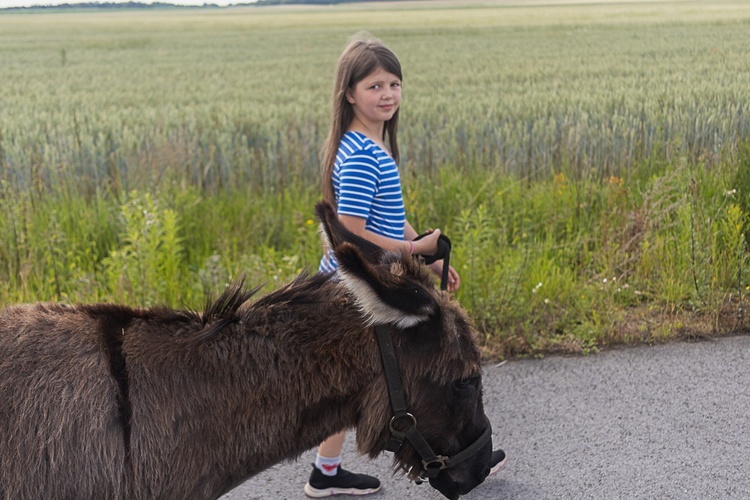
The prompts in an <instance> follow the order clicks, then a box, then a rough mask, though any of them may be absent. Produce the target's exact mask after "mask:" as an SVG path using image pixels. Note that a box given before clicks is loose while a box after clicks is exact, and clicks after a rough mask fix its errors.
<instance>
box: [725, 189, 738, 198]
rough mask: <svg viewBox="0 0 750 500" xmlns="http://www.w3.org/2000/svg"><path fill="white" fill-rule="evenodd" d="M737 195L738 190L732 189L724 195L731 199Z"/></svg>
mask: <svg viewBox="0 0 750 500" xmlns="http://www.w3.org/2000/svg"><path fill="white" fill-rule="evenodd" d="M735 194H737V190H736V189H730V190H729V191H727V192H726V193H724V195H725V196H726V197H727V198H729V197H731V196H734V195H735Z"/></svg>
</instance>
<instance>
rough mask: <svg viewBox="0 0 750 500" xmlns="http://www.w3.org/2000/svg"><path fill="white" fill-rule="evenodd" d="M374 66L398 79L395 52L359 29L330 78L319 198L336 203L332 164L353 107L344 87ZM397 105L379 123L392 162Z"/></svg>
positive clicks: (351, 86) (396, 157)
mask: <svg viewBox="0 0 750 500" xmlns="http://www.w3.org/2000/svg"><path fill="white" fill-rule="evenodd" d="M378 68H382V69H384V70H385V71H387V72H389V73H391V74H393V75H396V76H397V77H398V78H399V80H402V79H403V78H402V75H401V64H400V63H399V62H398V58H397V57H396V55H395V54H394V53H393V52H391V51H390V50H389V49H388V48H387V47H386V46H385V45H383V43H382V42H381V41H380V40H378V39H376V38H373V37H371V36H370V35H369V34H367V33H360V34H358V35H356V36H355V38H354V39H353V40H352V41H351V42H350V43H349V45H347V46H346V48H345V49H344V52H342V53H341V57H339V62H338V65H337V66H336V76H335V79H334V82H333V113H332V116H331V125H330V128H329V129H328V137H326V141H325V143H324V144H323V149H322V152H321V170H322V183H323V199H325V200H326V201H328V202H329V203H331V204H332V205H333V206H336V199H335V196H334V192H333V165H334V163H335V162H336V153H337V152H338V149H339V143H340V142H341V138H342V137H343V136H344V134H345V133H346V130H347V129H348V128H349V124H350V123H351V122H352V119H353V118H354V110H353V109H352V105H351V103H349V101H348V100H347V99H346V91H347V90H348V89H350V88H354V86H355V85H357V83H359V82H360V81H361V80H362V79H364V78H365V77H366V76H367V75H369V74H370V73H372V72H373V71H375V70H376V69H378ZM399 110H400V108H399V109H397V110H396V112H395V113H394V114H393V117H392V118H391V119H390V120H388V121H386V122H385V127H383V141H384V142H385V141H386V138H387V139H388V146H389V147H390V150H391V151H390V153H391V156H392V157H393V159H394V160H395V161H396V164H398V162H399V154H398V140H397V137H396V136H397V132H398V114H399Z"/></svg>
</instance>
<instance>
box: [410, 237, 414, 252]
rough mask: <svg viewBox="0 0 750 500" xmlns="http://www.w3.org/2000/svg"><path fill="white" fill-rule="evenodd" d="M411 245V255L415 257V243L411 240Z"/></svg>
mask: <svg viewBox="0 0 750 500" xmlns="http://www.w3.org/2000/svg"><path fill="white" fill-rule="evenodd" d="M409 245H411V250H409V255H414V242H413V241H411V240H409Z"/></svg>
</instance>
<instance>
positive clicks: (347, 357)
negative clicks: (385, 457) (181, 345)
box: [178, 297, 380, 493]
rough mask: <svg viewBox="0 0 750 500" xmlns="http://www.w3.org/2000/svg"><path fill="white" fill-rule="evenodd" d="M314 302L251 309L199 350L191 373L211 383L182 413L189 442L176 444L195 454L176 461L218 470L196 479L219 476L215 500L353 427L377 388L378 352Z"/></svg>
mask: <svg viewBox="0 0 750 500" xmlns="http://www.w3.org/2000/svg"><path fill="white" fill-rule="evenodd" d="M323 299H324V300H321V301H320V302H316V303H302V304H294V305H291V304H288V303H287V304H284V305H276V304H270V305H269V304H266V305H265V306H264V305H263V304H260V306H261V307H259V308H258V309H257V310H255V309H252V310H248V311H245V312H244V313H243V315H242V317H243V319H242V321H241V322H239V323H237V324H235V325H233V326H231V327H229V328H227V330H226V331H225V332H223V333H222V335H221V336H220V337H221V338H217V339H216V340H215V341H214V342H209V343H207V344H206V345H204V346H202V347H201V349H200V359H199V360H198V361H197V362H196V363H195V365H196V366H194V369H196V368H197V369H200V368H204V369H205V372H206V373H208V374H209V376H210V377H211V378H210V380H209V381H208V382H209V387H207V389H208V391H209V393H210V395H207V396H203V398H198V399H197V400H196V401H195V402H194V403H195V404H196V405H197V406H196V407H195V408H194V409H193V411H191V410H188V411H189V412H190V413H192V414H193V418H195V419H196V421H194V422H192V423H191V425H189V426H185V432H186V433H187V432H189V433H193V434H195V435H194V436H192V437H191V436H189V435H185V436H181V437H179V438H178V439H180V440H181V441H182V442H184V443H185V444H186V446H188V447H190V448H193V447H195V450H190V452H187V453H184V455H185V456H190V455H191V452H193V453H196V454H198V455H199V456H206V455H208V456H212V457H217V458H216V460H217V461H220V462H221V463H217V464H214V465H213V466H212V467H211V469H212V470H211V471H210V472H209V471H205V473H203V474H201V475H202V476H203V477H204V481H205V477H206V475H210V474H216V472H217V471H220V473H219V474H218V477H216V488H217V489H220V490H222V491H219V493H223V492H225V491H226V490H228V489H230V488H231V487H233V486H234V485H236V484H237V483H239V482H241V481H243V480H245V479H247V478H248V477H251V476H253V475H254V474H256V473H258V472H260V471H262V470H264V469H266V468H268V467H270V466H271V465H274V464H276V463H278V462H281V461H283V460H287V459H293V458H296V457H298V456H299V455H300V454H302V453H303V452H304V451H306V450H309V449H311V448H313V447H315V446H316V445H317V444H319V443H320V442H322V441H323V440H324V439H325V438H327V437H329V436H331V435H333V434H335V433H337V432H340V431H342V430H346V429H348V428H352V427H354V426H355V425H356V424H357V421H358V413H359V408H360V405H361V404H362V402H363V399H366V394H367V393H368V392H369V391H371V389H372V386H373V384H374V383H375V381H376V380H377V377H376V375H377V373H378V371H379V366H380V360H379V357H378V351H377V345H376V342H375V338H374V336H373V333H372V328H368V327H365V326H364V324H363V320H362V317H361V315H360V314H359V312H358V311H356V309H355V308H354V307H353V306H352V305H351V304H350V303H349V302H348V300H346V298H342V297H337V298H336V297H328V298H326V297H324V298H323ZM331 299H332V300H331ZM217 367H223V368H219V369H217ZM227 368H228V369H227ZM216 401H218V402H219V404H213V407H211V403H213V402H216ZM187 404H189V403H187ZM207 407H208V408H210V410H208V412H207V411H206V408H207ZM207 437H209V439H206V438H207ZM186 451H187V450H186ZM196 472H197V471H196ZM221 476H224V477H221ZM206 486H207V485H205V484H204V486H203V487H202V488H204V487H206Z"/></svg>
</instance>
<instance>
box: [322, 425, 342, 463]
mask: <svg viewBox="0 0 750 500" xmlns="http://www.w3.org/2000/svg"><path fill="white" fill-rule="evenodd" d="M345 439H346V431H343V432H339V433H338V434H334V435H333V436H331V437H329V438H328V439H326V440H325V441H323V442H322V443H320V446H318V455H320V456H321V457H326V458H336V457H339V456H341V450H342V449H343V448H344V440H345Z"/></svg>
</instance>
